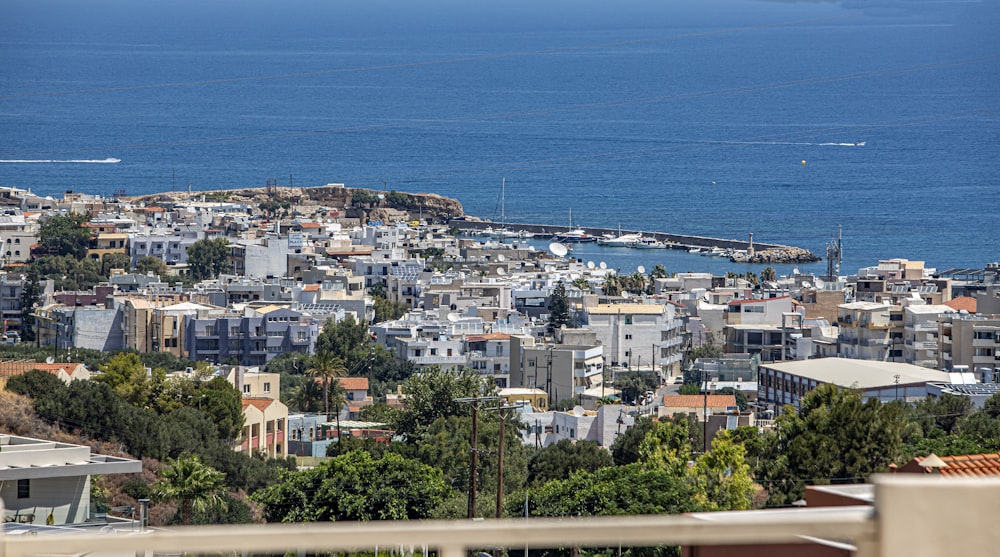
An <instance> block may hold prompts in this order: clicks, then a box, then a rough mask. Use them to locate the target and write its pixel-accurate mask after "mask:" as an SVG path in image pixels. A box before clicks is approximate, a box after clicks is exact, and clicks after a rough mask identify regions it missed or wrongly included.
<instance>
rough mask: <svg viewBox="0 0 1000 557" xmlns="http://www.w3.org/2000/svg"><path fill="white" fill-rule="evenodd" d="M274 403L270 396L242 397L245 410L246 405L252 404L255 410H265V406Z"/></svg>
mask: <svg viewBox="0 0 1000 557" xmlns="http://www.w3.org/2000/svg"><path fill="white" fill-rule="evenodd" d="M272 404H274V399H272V398H261V397H246V398H244V399H243V409H244V410H246V409H247V407H248V406H253V407H254V408H256V409H257V410H260V411H261V412H263V411H264V410H267V407H268V406H270V405H272Z"/></svg>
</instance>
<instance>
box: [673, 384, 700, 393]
mask: <svg viewBox="0 0 1000 557" xmlns="http://www.w3.org/2000/svg"><path fill="white" fill-rule="evenodd" d="M678 393H679V394H682V395H697V394H701V387H699V386H698V384H697V383H685V384H683V385H681V388H680V390H678Z"/></svg>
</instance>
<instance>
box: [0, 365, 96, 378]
mask: <svg viewBox="0 0 1000 557" xmlns="http://www.w3.org/2000/svg"><path fill="white" fill-rule="evenodd" d="M82 365H83V364H74V363H54V364H44V363H37V362H0V377H10V376H12V375H20V374H22V373H27V372H29V371H31V370H33V369H37V370H38V371H44V372H46V373H51V374H52V375H59V372H60V371H65V372H66V373H67V374H68V375H70V376H72V375H73V374H74V373H76V371H77V369H78V368H79V367H80V366H82Z"/></svg>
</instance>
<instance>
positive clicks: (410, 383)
mask: <svg viewBox="0 0 1000 557" xmlns="http://www.w3.org/2000/svg"><path fill="white" fill-rule="evenodd" d="M402 390H403V394H405V395H406V408H404V409H403V410H402V411H401V412H400V413H399V418H398V420H397V421H396V423H395V424H394V425H395V429H396V432H397V433H399V434H401V435H407V436H412V437H413V439H412V440H413V441H415V440H416V439H417V438H419V434H420V433H422V432H423V431H424V430H425V429H426V428H427V427H429V426H430V425H431V424H432V423H434V421H435V420H437V419H438V418H445V417H448V416H471V415H472V405H471V404H463V403H461V402H456V401H455V399H457V398H462V397H474V396H486V395H492V394H494V393H495V392H496V386H495V385H494V384H493V383H492V382H491V381H489V380H488V378H486V377H484V376H482V375H479V374H478V373H475V372H473V371H471V370H469V369H467V368H462V369H459V370H456V371H443V370H441V368H438V367H435V366H432V367H429V368H427V369H424V370H423V371H422V372H421V374H420V375H414V376H413V377H410V378H409V379H407V380H406V381H405V382H403V388H402Z"/></svg>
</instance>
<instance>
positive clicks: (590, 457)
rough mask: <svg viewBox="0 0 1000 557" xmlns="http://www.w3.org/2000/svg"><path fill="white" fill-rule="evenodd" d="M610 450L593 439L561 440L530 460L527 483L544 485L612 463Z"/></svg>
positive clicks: (540, 451)
mask: <svg viewBox="0 0 1000 557" xmlns="http://www.w3.org/2000/svg"><path fill="white" fill-rule="evenodd" d="M612 465H614V462H613V461H612V460H611V453H610V452H608V451H607V450H606V449H603V448H601V446H600V445H598V444H597V443H596V442H594V441H578V442H577V443H573V442H572V441H570V440H569V439H562V440H560V441H559V442H558V443H556V444H554V445H549V446H548V447H545V448H543V449H541V450H539V451H538V452H536V453H535V454H534V455H532V457H531V459H530V460H529V461H528V482H529V483H530V484H532V485H541V484H544V483H546V482H548V481H550V480H565V479H567V478H569V476H570V475H571V474H572V473H573V472H576V471H578V470H585V471H587V472H593V471H595V470H598V469H600V468H604V467H605V466H612Z"/></svg>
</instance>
